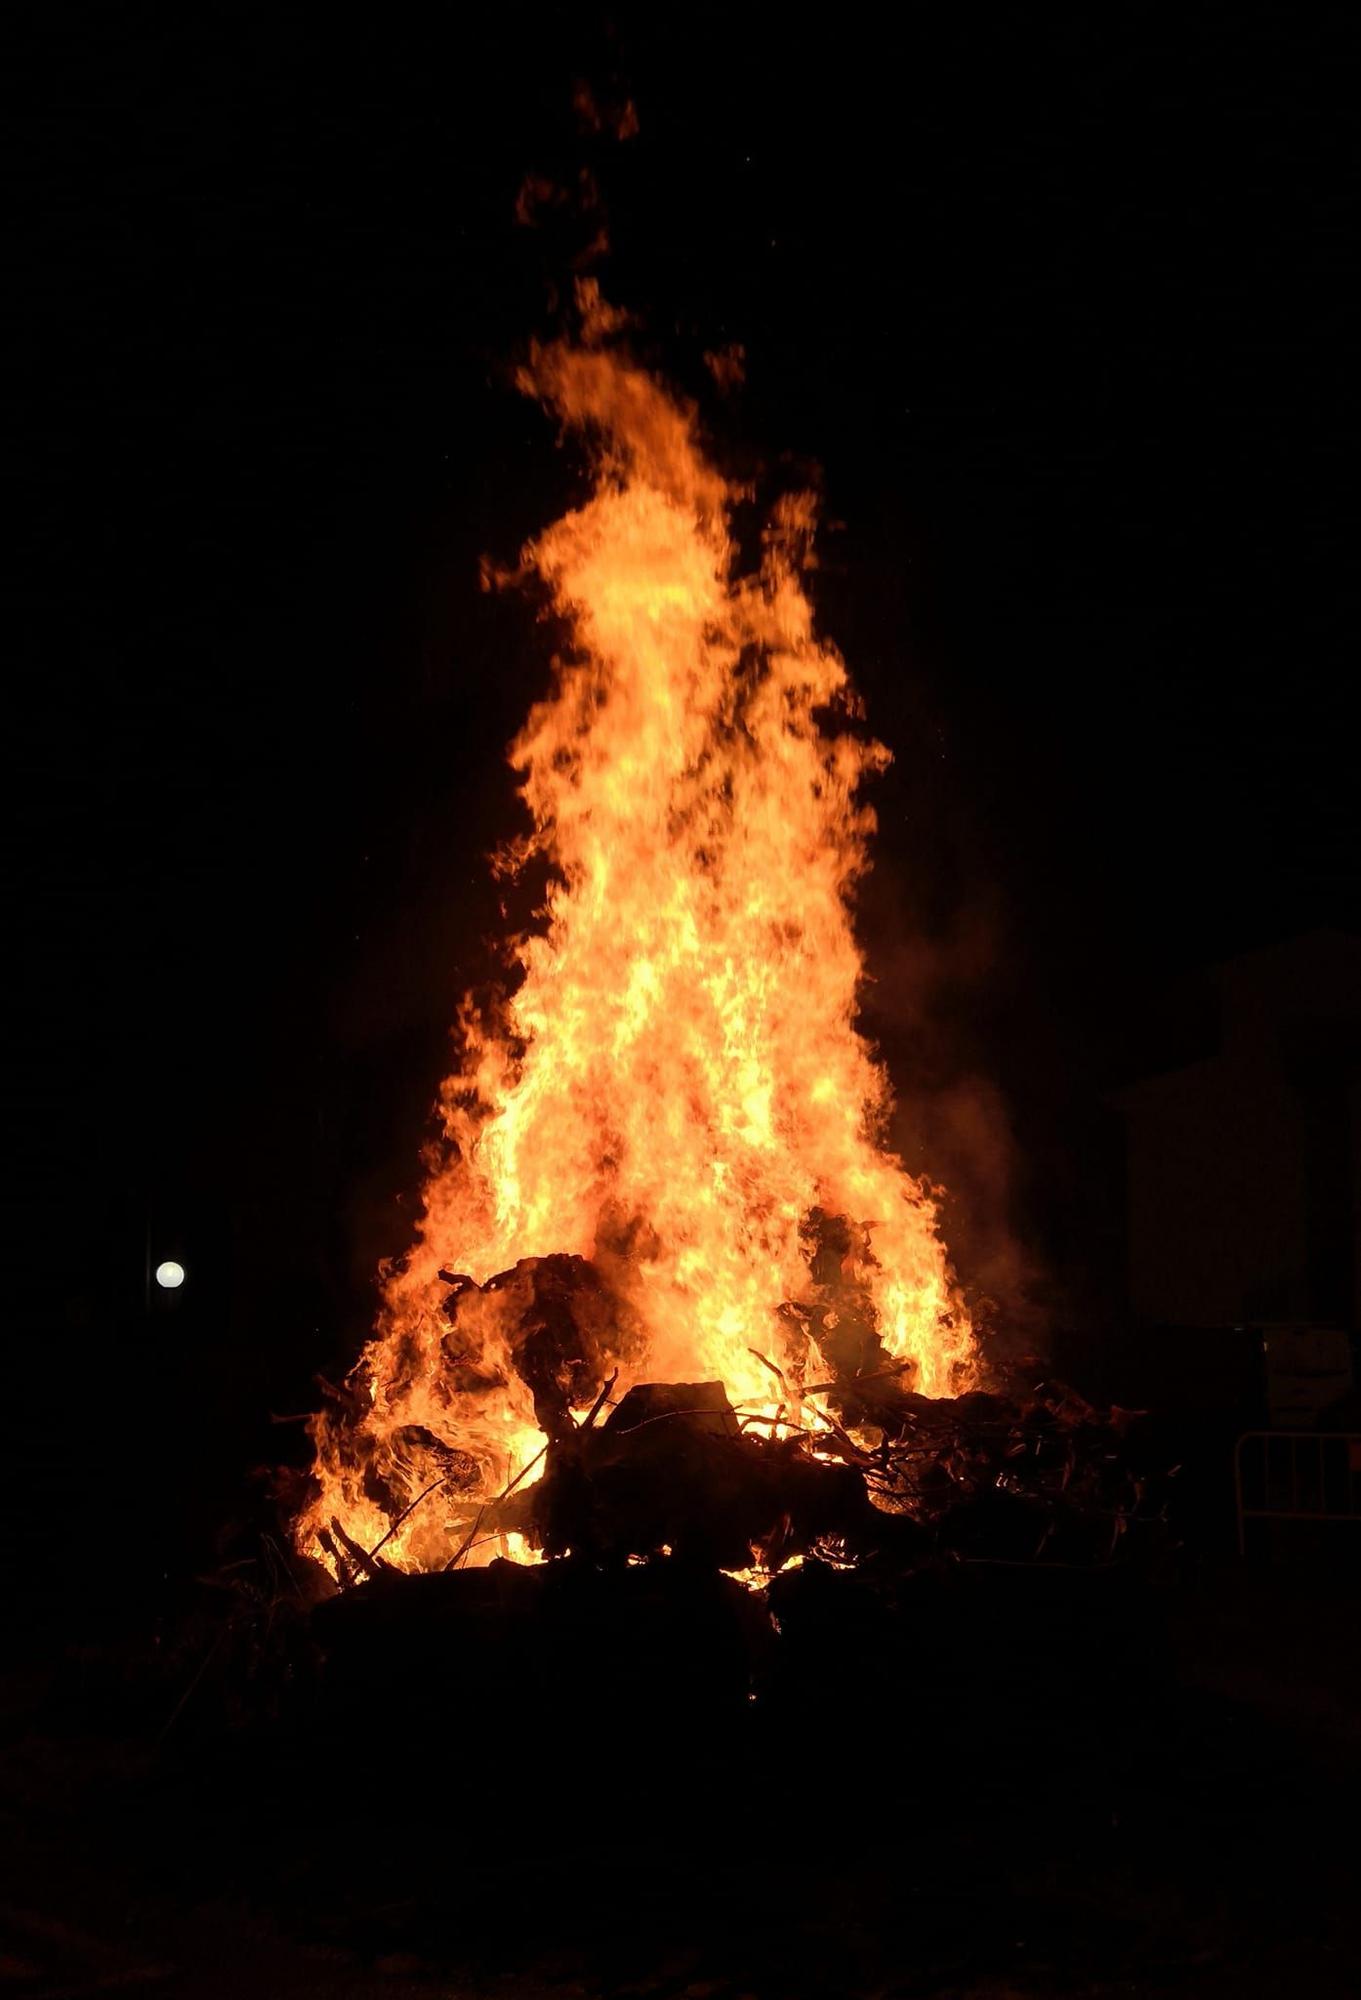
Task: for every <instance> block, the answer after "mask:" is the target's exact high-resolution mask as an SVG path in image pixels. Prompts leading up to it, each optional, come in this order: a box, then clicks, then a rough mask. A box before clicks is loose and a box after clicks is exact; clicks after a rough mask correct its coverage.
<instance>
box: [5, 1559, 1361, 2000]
mask: <svg viewBox="0 0 1361 2000" xmlns="http://www.w3.org/2000/svg"><path fill="white" fill-rule="evenodd" d="M1031 1581H1032V1579H1030V1578H1023V1579H1021V1580H1020V1581H1019V1582H1017V1581H1016V1580H1014V1579H1009V1580H1008V1581H1007V1583H1006V1585H1005V1590H1004V1594H1002V1595H999V1596H996V1597H994V1596H993V1594H992V1585H991V1583H988V1584H987V1585H986V1587H985V1589H984V1591H983V1592H982V1594H979V1593H977V1592H974V1593H973V1596H972V1598H971V1604H972V1609H971V1610H970V1611H969V1613H968V1614H967V1615H968V1616H969V1617H971V1618H973V1619H974V1621H975V1622H974V1626H973V1628H972V1629H973V1631H974V1633H975V1634H976V1632H977V1630H978V1625H977V1615H978V1611H979V1608H980V1606H981V1607H982V1608H983V1609H984V1611H985V1612H986V1614H987V1616H988V1618H989V1619H991V1618H992V1617H993V1614H994V1613H995V1614H996V1618H995V1628H993V1632H994V1643H993V1644H991V1645H990V1646H988V1647H987V1648H985V1649H984V1650H985V1652H986V1655H987V1657H986V1658H981V1659H977V1660H976V1664H975V1668H974V1670H973V1671H971V1672H970V1673H968V1674H961V1672H960V1671H959V1661H958V1658H957V1657H956V1656H952V1655H950V1654H949V1651H948V1649H946V1651H945V1653H944V1654H943V1656H942V1657H943V1658H944V1659H945V1661H946V1662H947V1665H948V1672H946V1673H945V1674H944V1675H943V1676H942V1675H937V1676H936V1678H935V1679H934V1680H929V1682H926V1681H919V1682H918V1684H917V1685H916V1686H915V1687H914V1688H913V1689H912V1690H911V1691H910V1692H909V1693H908V1694H907V1695H906V1696H905V1698H904V1700H903V1703H902V1705H901V1709H900V1710H899V1711H898V1712H893V1711H892V1710H889V1711H887V1712H886V1711H885V1710H883V1709H882V1708H881V1707H880V1706H879V1705H878V1702H877V1698H876V1699H875V1700H869V1699H867V1701H866V1704H865V1711H864V1713H862V1714H858V1715H857V1714H852V1713H849V1712H847V1709H846V1707H845V1706H844V1695H845V1690H844V1688H838V1687H836V1686H835V1685H834V1684H833V1682H834V1678H835V1677H834V1676H833V1681H830V1682H828V1683H827V1686H826V1705H825V1712H823V1713H821V1714H818V1713H814V1714H813V1715H812V1716H811V1718H810V1720H809V1722H808V1723H807V1724H806V1725H805V1726H804V1727H803V1728H802V1729H801V1730H799V1731H798V1732H797V1737H796V1739H795V1737H794V1735H793V1733H791V1731H790V1729H789V1726H788V1724H787V1722H786V1721H783V1720H782V1721H781V1722H780V1725H779V1727H780V1731H781V1735H782V1741H781V1742H777V1743H775V1744H772V1743H771V1742H770V1740H769V1738H766V1739H764V1740H762V1741H761V1747H760V1748H759V1750H758V1749H756V1748H755V1747H754V1746H755V1744H756V1742H757V1740H758V1739H755V1738H753V1739H751V1740H749V1741H747V1742H746V1743H745V1744H742V1745H738V1744H736V1743H724V1742H721V1741H714V1742H712V1743H710V1745H709V1747H708V1751H707V1752H702V1753H700V1754H698V1755H692V1754H691V1751H690V1748H687V1746H686V1745H685V1743H684V1741H683V1739H681V1738H675V1739H674V1740H673V1739H672V1738H670V1737H669V1735H668V1732H667V1728H666V1720H665V1718H664V1717H659V1718H658V1721H657V1729H656V1738H655V1741H654V1742H653V1743H652V1744H650V1745H649V1746H648V1747H647V1749H646V1752H645V1753H644V1752H641V1751H640V1745H639V1741H638V1732H637V1727H636V1723H635V1725H634V1726H631V1728H630V1731H629V1735H628V1738H627V1740H624V1741H619V1740H614V1739H611V1738H610V1737H609V1735H608V1732H607V1733H606V1734H604V1735H602V1734H601V1733H600V1728H599V1726H598V1721H599V1719H598V1718H596V1717H592V1716H585V1717H583V1716H579V1715H578V1716H561V1717H550V1718H549V1721H548V1724H547V1727H546V1731H545V1735H544V1739H543V1741H542V1743H541V1744H539V1745H536V1746H535V1747H534V1748H533V1750H532V1752H530V1753H529V1754H528V1755H527V1757H526V1759H525V1763H524V1765H523V1767H522V1768H520V1769H519V1770H516V1771H510V1770H509V1769H508V1771H507V1786H508V1791H509V1793H510V1795H508V1796H506V1797H503V1798H501V1799H499V1800H495V1799H493V1798H491V1796H490V1794H489V1791H488V1788H487V1778H486V1772H485V1770H483V1771H481V1772H479V1769H478V1755H479V1753H478V1749H477V1745H478V1743H479V1742H480V1743H482V1744H486V1743H487V1742H489V1741H490V1740H493V1739H494V1737H495V1733H496V1731H497V1730H498V1729H499V1730H502V1731H504V1730H507V1729H510V1728H517V1729H518V1730H519V1731H520V1733H521V1735H522V1736H523V1733H524V1720H525V1719H524V1718H523V1717H522V1716H520V1717H511V1716H507V1715H505V1714H499V1715H496V1714H493V1715H487V1716H482V1717H480V1718H474V1719H472V1721H468V1720H466V1719H461V1718H460V1717H458V1716H457V1715H453V1714H451V1715H450V1716H449V1718H448V1737H449V1739H450V1740H449V1741H448V1742H446V1743H445V1744H444V1745H442V1746H436V1747H434V1748H432V1746H431V1745H430V1744H429V1743H428V1741H424V1740H421V1739H419V1738H418V1737H415V1736H413V1733H412V1730H411V1728H410V1727H408V1726H407V1725H408V1723H409V1718H408V1716H407V1715H406V1714H404V1712H403V1704H402V1703H401V1702H400V1701H397V1702H395V1703H394V1704H392V1705H391V1706H390V1707H388V1708H387V1709H386V1710H380V1711H377V1712H369V1713H367V1714H365V1715H363V1716H361V1717H358V1718H354V1721H355V1726H356V1728H357V1729H358V1730H359V1731H360V1733H361V1734H362V1736H363V1738H364V1740H365V1742H366V1743H367V1744H368V1746H369V1748H370V1749H372V1750H373V1751H374V1752H375V1756H374V1760H373V1762H372V1763H371V1764H369V1763H367V1762H366V1760H365V1758H364V1756H363V1754H362V1751H361V1750H359V1749H358V1748H357V1747H356V1744H353V1743H349V1742H346V1741H345V1740H343V1738H336V1739H335V1740H334V1741H332V1740H331V1739H330V1738H329V1737H328V1744H329V1746H330V1747H329V1748H328V1750H327V1752H326V1759H327V1762H328V1765H329V1770H328V1773H327V1774H326V1775H324V1776H323V1777H322V1778H321V1779H320V1780H318V1781H317V1786H316V1789H315V1790H314V1791H312V1792H311V1793H309V1791H308V1790H307V1786H308V1784H309V1783H311V1782H312V1781H313V1780H314V1779H316V1778H317V1763H316V1760H317V1756H318V1745H317V1742H316V1741H310V1742H309V1744H308V1747H307V1751H306V1754H305V1756H303V1757H301V1758H299V1757H296V1756H294V1755H293V1753H292V1752H290V1753H289V1754H287V1755H284V1756H282V1757H281V1755H280V1753H279V1748H278V1743H277V1741H273V1740H272V1741H271V1746H270V1748H269V1750H268V1752H267V1755H266V1757H265V1759H264V1762H263V1763H261V1762H260V1761H259V1759H258V1757H257V1753H256V1751H255V1750H254V1749H252V1748H251V1747H250V1746H248V1745H246V1744H245V1743H244V1742H238V1740H237V1738H236V1737H234V1736H233V1735H232V1734H231V1732H230V1731H228V1732H227V1733H226V1734H225V1735H223V1734H222V1733H221V1732H214V1731H213V1730H211V1729H208V1728H206V1727H205V1726H204V1723H203V1722H202V1720H201V1721H200V1723H199V1724H198V1725H195V1723H194V1721H193V1711H194V1708H195V1705H196V1704H197V1703H200V1702H202V1703H207V1702H209V1701H210V1699H212V1697H210V1696H209V1695H208V1694H207V1693H205V1692H204V1689H205V1688H206V1687H207V1686H208V1685H209V1684H210V1681H211V1676H205V1678H204V1681H203V1682H202V1683H201V1684H200V1687H199V1689H198V1691H196V1692H195V1694H193V1695H192V1696H191V1698H190V1701H189V1702H188V1703H186V1705H185V1706H184V1708H183V1709H182V1710H181V1711H180V1712H179V1715H178V1716H177V1718H176V1721H175V1723H174V1726H173V1727H172V1728H171V1729H170V1730H169V1732H168V1733H165V1730H166V1723H167V1721H168V1720H169V1717H170V1714H171V1713H172V1712H173V1708H174V1701H173V1700H172V1701H171V1702H170V1703H169V1704H166V1702H165V1701H164V1694H165V1692H166V1687H165V1685H164V1683H163V1682H161V1681H157V1680H156V1679H154V1678H152V1679H150V1680H148V1679H147V1678H146V1677H145V1676H143V1675H141V1674H139V1673H138V1672H136V1671H134V1670H133V1669H132V1667H131V1666H130V1665H129V1664H128V1658H129V1656H128V1655H127V1654H126V1651H125V1652H124V1655H123V1665H122V1667H121V1668H120V1669H119V1671H118V1672H117V1673H115V1671H114V1654H115V1652H116V1650H117V1649H112V1648H109V1647H99V1646H94V1645H86V1646H85V1647H83V1648H78V1647H73V1646H71V1645H70V1644H68V1645H67V1646H66V1647H65V1649H64V1650H63V1652H62V1653H61V1654H60V1656H57V1657H55V1658H54V1657H48V1658H47V1659H46V1660H45V1661H42V1662H30V1664H29V1665H28V1666H27V1667H25V1668H23V1669H22V1670H19V1671H16V1672H14V1673H13V1674H11V1675H10V1676H9V1677H8V1678H7V1680H6V1683H5V1704H6V1714H5V1724H6V1730H5V1749H4V1758H3V1765H2V1766H0V1785H2V1787H3V1790H2V1792H0V1804H2V1806H3V1814H4V1821H3V1830H4V1838H5V1845H6V1847H7V1848H8V1849H9V1850H10V1853H9V1859H8V1861H7V1864H6V1869H5V1884H4V1888H3V1891H0V1995H5V1994H10V1993H12V1994H14V1995H16V1996H35V2000H36V1997H37V1996H41V2000H59V1996H69V2000H76V1996H78V1995H85V1994H100V1993H105V1992H115V1991H128V1992H141V1991H146V1992H148V1993H152V1994H157V1995H160V1994H163V1995H165V1996H166V2000H175V1996H179V1995H185V1996H205V2000H213V1997H214V1996H217V1995H223V1996H228V1995H230V1996H233V2000H235V1996H238V1995H241V1994H243V1993H251V1994H254V1995H257V1996H261V2000H267V1996H273V1995H278V1996H280V2000H289V1996H294V1995H296V1996H305V1995H317V1996H323V1995H324V1996H328V2000H329V1996H336V2000H350V1996H353V1997H354V2000H370V1996H372V2000H394V1996H398V1995H403V1994H408V1993H410V1994H420V1995H431V1994H439V1995H447V1996H449V1997H450V2000H453V1996H456V1995H468V1996H474V1995H476V1996H494V1995H507V1996H513V2000H539V1996H554V2000H595V1996H607V1995H608V1996H619V2000H624V1996H628V1995H637V1996H640V2000H642V1996H654V1995H655V1996H658V2000H662V1996H665V2000H740V1996H744V1995H746V1996H751V2000H782V1996H788V2000H801V1996H805V1995H806V1996H810V2000H811V1996H814V1995H833V1994H835V1995H839V1996H846V2000H850V1996H856V2000H859V1996H865V2000H870V1996H885V2000H888V1996H893V1995H903V1996H906V1995H909V1994H922V1995H929V1994H941V1995H952V1996H956V2000H966V1996H969V2000H1003V1997H1004V1996H1016V2000H1020V1996H1031V1995H1034V1996H1043V1995H1057V1994H1107V1993H1109V1994H1125V1995H1129V1994H1144V1993H1148V1994H1155V1993H1156V1994H1159V1995H1164V1994H1165V1995H1171V1996H1177V1995H1196V1996H1201V1995H1204V1996H1220V1995H1223V1996H1225V2000H1228V1996H1233V2000H1253V1996H1258V1995H1261V1996H1266V1995H1275V1994H1282V1995H1284V1994H1291V1995H1300V1994H1308V1995H1310V1996H1318V2000H1328V1996H1331V1995H1334V1994H1337V1995H1339V1996H1341V1995H1343V1994H1346V1995H1348V1996H1350V1995H1352V1994H1354V1993H1355V1992H1357V1991H1358V1990H1361V1919H1359V1918H1358V1915H1357V1911H1356V1896H1355V1881H1356V1863H1357V1858H1358V1840H1357V1819H1358V1806H1357V1801H1358V1799H1359V1798H1361V1784H1359V1783H1358V1781H1359V1780H1361V1702H1359V1701H1358V1697H1357V1688H1358V1687H1361V1674H1358V1672H1357V1669H1358V1666H1361V1647H1359V1646H1358V1617H1357V1607H1356V1594H1355V1590H1354V1587H1353V1586H1351V1585H1350V1584H1347V1583H1343V1582H1339V1581H1337V1580H1334V1581H1331V1582H1330V1581H1329V1580H1328V1579H1327V1578H1326V1577H1323V1576H1320V1575H1318V1574H1317V1573H1312V1574H1309V1575H1307V1576H1302V1575H1300V1574H1299V1573H1297V1572H1294V1571H1291V1570H1289V1569H1283V1570H1282V1569H1276V1570H1269V1571H1257V1572H1254V1571H1245V1570H1238V1569H1233V1570H1229V1569H1224V1570H1220V1571H1214V1572H1208V1571H1204V1570H1197V1571H1195V1572H1193V1573H1183V1574H1182V1575H1181V1576H1180V1577H1179V1578H1178V1579H1177V1580H1176V1581H1174V1582H1171V1583H1167V1582H1164V1583H1161V1584H1157V1585H1152V1584H1147V1583H1144V1582H1141V1583H1139V1584H1138V1586H1137V1587H1136V1588H1135V1589H1134V1591H1133V1594H1132V1595H1129V1594H1127V1593H1125V1592H1124V1588H1123V1586H1122V1587H1121V1591H1122V1595H1121V1611H1120V1615H1119V1617H1118V1618H1117V1619H1115V1620H1112V1619H1111V1618H1110V1617H1109V1616H1108V1615H1107V1613H1106V1612H1105V1611H1104V1610H1103V1612H1102V1614H1101V1617H1100V1619H1099V1620H1098V1621H1097V1622H1096V1623H1094V1622H1093V1620H1092V1617H1091V1615H1090V1613H1089V1611H1086V1610H1084V1612H1083V1614H1082V1617H1081V1618H1074V1617H1072V1616H1069V1615H1066V1614H1064V1613H1063V1612H1062V1601H1063V1600H1062V1592H1063V1590H1064V1585H1063V1584H1062V1581H1061V1580H1059V1582H1058V1586H1057V1589H1058V1593H1059V1594H1058V1595H1055V1594H1054V1593H1055V1580H1054V1579H1050V1580H1049V1581H1048V1583H1047V1584H1045V1585H1044V1586H1043V1587H1042V1588H1041V1590H1040V1591H1039V1592H1038V1593H1031V1591H1030V1584H1031ZM1085 1588H1086V1587H1085V1586H1082V1589H1083V1590H1084V1592H1085ZM1046 1590H1047V1591H1048V1592H1049V1596H1048V1598H1047V1599H1046V1600H1045V1604H1046V1608H1045V1609H1044V1611H1043V1613H1042V1616H1041V1617H1040V1619H1039V1621H1038V1622H1039V1625H1042V1626H1043V1633H1044V1637H1043V1642H1042V1643H1039V1644H1037V1643H1036V1628H1035V1626H1034V1624H1033V1621H1031V1620H1030V1618H1029V1613H1028V1612H1027V1611H1026V1610H1025V1609H1024V1607H1025V1606H1026V1605H1027V1604H1028V1603H1029V1602H1030V1601H1031V1598H1032V1595H1038V1596H1043V1592H1044V1591H1046ZM1104 1601H1105V1600H1103V1602H1104ZM1083 1602H1084V1604H1085V1603H1086V1602H1087V1599H1086V1596H1085V1595H1084V1598H1083ZM1056 1606H1057V1607H1059V1608H1058V1609H1056V1608H1055V1607H1056ZM1131 1606H1132V1607H1133V1608H1134V1613H1135V1616H1134V1617H1133V1619H1131V1616H1130V1612H1131ZM1018 1607H1022V1608H1020V1609H1018ZM1131 1633H1134V1634H1137V1635H1139V1636H1138V1639H1137V1643H1135V1644H1134V1649H1133V1652H1132V1654H1131V1653H1130V1651H1129V1646H1128V1643H1125V1645H1124V1653H1125V1656H1124V1657H1123V1658H1116V1657H1115V1655H1114V1651H1113V1644H1112V1642H1113V1641H1123V1642H1128V1640H1129V1635H1130V1634H1131ZM1150 1634H1151V1635H1153V1636H1152V1638H1151V1639H1150V1636H1149V1635H1150ZM972 1643H973V1642H972V1640H971V1645H972ZM431 1671H432V1675H433V1676H434V1677H435V1678H436V1679H438V1678H439V1675H440V1673H441V1671H442V1664H441V1663H440V1662H439V1661H438V1660H434V1661H432V1664H431ZM819 1671H821V1669H819ZM166 1679H167V1680H169V1681H170V1682H173V1681H174V1676H173V1675H170V1676H167V1677H166ZM928 1684H929V1686H930V1687H931V1689H932V1690H933V1694H934V1697H935V1698H934V1699H933V1700H932V1703H931V1712H930V1713H929V1714H927V1713H923V1712H922V1688H923V1686H926V1685H928ZM462 1685H463V1687H464V1688H465V1691H466V1677H465V1681H464V1682H463V1683H462ZM170 1691H171V1692H172V1693H174V1689H173V1687H172V1688H171V1690H170ZM182 1692H183V1687H182V1686H181V1687H180V1688H179V1693H182ZM175 1699H178V1694H176V1695H175ZM158 1700H159V1701H160V1703H161V1706H160V1709H159V1711H158V1709H157V1701H158ZM812 1706H813V1708H814V1710H816V1708H817V1702H816V1699H814V1701H813V1703H812ZM635 1714H636V1711H635ZM331 1726H332V1724H331V1723H330V1722H328V1724H327V1728H328V1730H329V1729H330V1728H331ZM158 1737H159V1739H160V1740H159V1741H158V1740H157V1739H158ZM461 1742H463V1743H466V1746H467V1748H466V1753H465V1752H464V1750H462V1749H461V1748H460V1743H461ZM177 1745H178V1747H177ZM658 1746H660V1748H659V1747H658ZM668 1746H669V1747H668ZM309 1759H310V1760H312V1761H311V1762H309ZM465 1765H466V1770H467V1786H466V1788H465V1787H464V1786H462V1785H461V1784H460V1782H459V1775H458V1774H459V1772H460V1770H461V1769H463V1768H464V1767H465ZM530 1765H532V1766H533V1767H534V1768H535V1770H536V1771H537V1773H538V1781H537V1783H536V1784H532V1785H528V1786H527V1785H526V1781H525V1770H526V1769H528V1768H529V1766H530ZM350 1768H353V1769H354V1772H355V1777H354V1781H353V1785H351V1783H350V1781H349V1779H348V1777H347V1776H346V1775H345V1774H346V1772H347V1771H348V1770H349V1769H350ZM366 1772H367V1773H368V1776H367V1777H366V1776H365V1773H366ZM374 1772H379V1773H382V1774H383V1775H382V1780H381V1784H380V1786H379V1787H378V1788H377V1789H375V1788H374V1787H373V1786H372V1785H371V1783H370V1782H369V1779H370V1778H371V1777H372V1774H373V1773H374ZM338 1773H339V1782H338V1783H337V1782H336V1780H337V1774H338ZM493 1789H494V1787H493Z"/></svg>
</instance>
